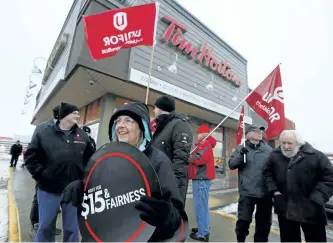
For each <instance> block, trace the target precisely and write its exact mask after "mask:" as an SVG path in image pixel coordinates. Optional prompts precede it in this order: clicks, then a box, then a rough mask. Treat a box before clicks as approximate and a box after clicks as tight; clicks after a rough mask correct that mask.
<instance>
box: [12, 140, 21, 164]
mask: <svg viewBox="0 0 333 243" xmlns="http://www.w3.org/2000/svg"><path fill="white" fill-rule="evenodd" d="M22 150H23V148H22V145H21V144H20V141H19V140H17V141H16V143H15V144H13V146H12V147H11V148H10V154H11V155H12V159H11V160H10V167H16V164H17V161H18V158H19V157H20V154H21V153H22Z"/></svg>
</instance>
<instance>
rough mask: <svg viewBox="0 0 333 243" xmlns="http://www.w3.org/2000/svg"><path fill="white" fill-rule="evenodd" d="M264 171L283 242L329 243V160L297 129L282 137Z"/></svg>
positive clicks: (332, 176)
mask: <svg viewBox="0 0 333 243" xmlns="http://www.w3.org/2000/svg"><path fill="white" fill-rule="evenodd" d="M280 144H281V145H280V146H279V147H278V148H276V149H274V150H273V152H272V153H271V154H270V156H269V158H268V163H267V168H266V169H265V173H264V174H265V182H266V186H267V188H268V191H269V192H270V193H271V195H272V196H273V198H274V211H275V213H276V214H277V215H278V220H279V227H280V239H281V242H301V241H302V239H301V230H300V229H301V228H302V230H303V232H304V236H305V241H306V242H326V241H327V238H326V230H325V226H326V224H327V217H326V212H325V204H326V202H327V201H328V200H329V198H330V197H331V196H332V195H333V167H332V164H331V162H330V160H329V159H328V157H327V156H326V155H325V154H324V153H322V152H320V151H318V150H316V149H314V148H313V147H312V146H311V145H310V144H309V143H307V142H305V141H304V140H303V139H302V138H301V136H300V135H299V134H298V132H296V131H295V130H285V131H283V132H282V133H281V135H280Z"/></svg>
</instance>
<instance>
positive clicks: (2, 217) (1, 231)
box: [0, 158, 10, 242]
mask: <svg viewBox="0 0 333 243" xmlns="http://www.w3.org/2000/svg"><path fill="white" fill-rule="evenodd" d="M9 161H10V160H8V159H7V158H6V159H4V158H0V242H5V241H7V238H8V191H7V183H8V179H9V176H10V171H9Z"/></svg>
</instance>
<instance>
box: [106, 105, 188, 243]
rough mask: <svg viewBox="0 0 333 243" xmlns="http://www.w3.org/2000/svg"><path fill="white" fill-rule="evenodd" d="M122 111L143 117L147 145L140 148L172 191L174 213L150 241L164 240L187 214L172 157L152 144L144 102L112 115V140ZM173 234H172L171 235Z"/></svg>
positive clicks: (159, 178)
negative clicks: (116, 121) (173, 168)
mask: <svg viewBox="0 0 333 243" xmlns="http://www.w3.org/2000/svg"><path fill="white" fill-rule="evenodd" d="M121 112H131V113H134V114H136V115H137V116H139V117H141V118H142V122H143V123H144V128H145V131H144V141H146V145H145V146H143V147H142V146H140V147H139V149H140V150H142V152H143V153H144V154H145V155H146V156H147V157H148V159H149V160H150V162H151V163H152V165H153V167H154V169H155V171H156V174H157V177H158V180H159V182H160V186H161V188H165V189H169V190H170V191H171V202H172V205H173V209H174V211H173V213H172V214H170V217H171V220H169V221H170V222H165V223H166V225H165V226H164V227H161V228H156V229H155V232H154V234H153V235H152V237H151V238H150V240H149V241H153V242H154V241H155V242H156V241H163V240H166V239H168V238H170V237H171V236H172V235H173V234H174V233H175V232H176V231H177V230H178V228H179V226H180V220H181V217H184V215H186V213H185V211H184V205H183V202H182V200H181V197H180V194H179V190H178V188H177V183H176V178H175V175H174V172H173V170H172V166H171V161H170V159H169V158H168V157H167V156H166V155H165V154H164V153H163V152H162V151H160V150H159V149H157V148H155V147H154V146H152V144H151V142H150V141H151V138H152V135H151V129H150V126H149V112H148V107H147V106H146V105H144V104H143V103H130V104H128V105H126V106H123V107H121V108H119V109H118V110H117V111H116V112H115V113H114V114H113V115H112V117H111V119H110V123H109V138H110V140H111V141H113V140H114V139H115V125H114V121H115V119H116V117H118V114H119V113H121ZM170 235H171V236H170Z"/></svg>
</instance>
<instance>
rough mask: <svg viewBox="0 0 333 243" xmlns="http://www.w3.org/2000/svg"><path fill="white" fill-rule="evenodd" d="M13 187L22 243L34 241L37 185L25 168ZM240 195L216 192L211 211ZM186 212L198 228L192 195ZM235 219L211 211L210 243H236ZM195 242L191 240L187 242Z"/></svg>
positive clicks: (19, 171)
mask: <svg viewBox="0 0 333 243" xmlns="http://www.w3.org/2000/svg"><path fill="white" fill-rule="evenodd" d="M13 187H14V192H15V197H16V202H17V207H18V210H19V221H20V229H21V234H22V241H23V242H27V241H33V233H32V231H31V226H30V207H31V202H32V199H33V195H34V192H35V183H34V181H33V179H32V178H31V176H30V174H29V173H28V171H27V170H26V169H25V168H17V169H16V171H15V172H14V173H13ZM237 199H238V193H237V191H231V192H227V193H223V192H222V191H215V192H212V193H211V196H210V200H209V205H210V207H211V209H213V210H214V208H217V207H218V206H223V205H227V204H230V203H232V202H235V201H237ZM186 211H187V213H188V216H189V220H190V228H192V227H196V225H195V219H194V215H193V200H192V195H188V199H187V202H186ZM235 222H236V221H235V219H234V218H232V217H230V216H227V215H220V214H217V213H215V212H214V211H211V235H210V241H212V242H228V241H229V242H235V241H236V237H235V233H234V232H235V230H234V229H235ZM57 226H58V227H59V228H61V227H62V226H61V216H60V217H58V221H57ZM253 229H254V227H253V226H251V230H250V235H249V237H248V241H253V233H254V232H253ZM56 238H57V241H62V236H61V235H60V236H57V237H56ZM279 240H280V239H279V236H278V235H276V234H274V233H271V234H270V241H272V242H277V241H279ZM192 241H193V242H195V241H194V240H191V239H190V238H188V239H187V242H192Z"/></svg>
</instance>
